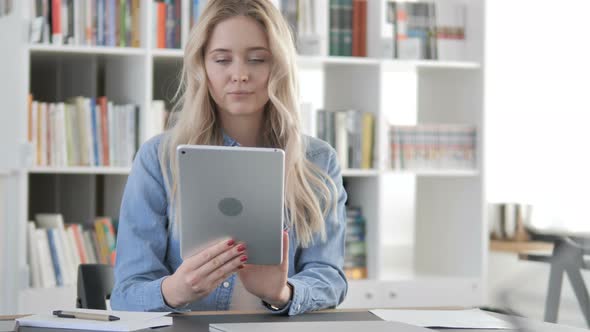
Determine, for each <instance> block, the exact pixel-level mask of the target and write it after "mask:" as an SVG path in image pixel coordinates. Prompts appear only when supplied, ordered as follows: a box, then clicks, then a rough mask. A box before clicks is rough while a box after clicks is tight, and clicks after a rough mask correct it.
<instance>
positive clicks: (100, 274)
mask: <svg viewBox="0 0 590 332" xmlns="http://www.w3.org/2000/svg"><path fill="white" fill-rule="evenodd" d="M114 284H115V276H114V273H113V267H112V266H110V265H106V264H80V265H79V266H78V297H77V299H76V307H78V308H85V309H101V310H105V309H107V305H106V300H107V299H110V297H111V291H112V289H113V286H114Z"/></svg>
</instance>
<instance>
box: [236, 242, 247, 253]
mask: <svg viewBox="0 0 590 332" xmlns="http://www.w3.org/2000/svg"><path fill="white" fill-rule="evenodd" d="M244 250H246V246H245V245H243V244H240V245H239V246H238V252H242V251H244Z"/></svg>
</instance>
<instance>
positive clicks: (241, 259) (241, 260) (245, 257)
mask: <svg viewBox="0 0 590 332" xmlns="http://www.w3.org/2000/svg"><path fill="white" fill-rule="evenodd" d="M247 260H248V256H242V257H241V258H240V262H245V261H247Z"/></svg>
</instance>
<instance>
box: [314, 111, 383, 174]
mask: <svg viewBox="0 0 590 332" xmlns="http://www.w3.org/2000/svg"><path fill="white" fill-rule="evenodd" d="M316 116H317V137H318V138H319V139H322V140H324V141H326V142H328V143H329V144H330V145H332V147H334V149H335V150H336V152H337V154H338V158H339V160H338V161H339V163H340V167H341V168H342V169H345V168H355V169H370V168H373V149H374V142H375V140H374V136H375V117H374V115H373V113H369V112H361V111H358V110H339V111H330V110H318V111H317V115H316Z"/></svg>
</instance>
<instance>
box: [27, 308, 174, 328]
mask: <svg viewBox="0 0 590 332" xmlns="http://www.w3.org/2000/svg"><path fill="white" fill-rule="evenodd" d="M68 311H76V312H87V313H101V314H109V315H113V316H117V317H119V318H120V320H117V321H112V322H104V321H96V320H86V319H77V318H60V317H57V316H54V315H53V314H52V313H51V312H48V313H46V314H36V315H32V316H27V317H23V318H19V319H17V322H18V323H19V325H20V326H31V327H48V328H57V329H75V330H94V331H115V332H117V331H121V332H127V331H136V330H141V329H146V328H150V327H158V326H168V325H172V317H167V316H166V315H167V314H169V313H168V312H131V311H112V310H108V311H107V310H91V309H68Z"/></svg>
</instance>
